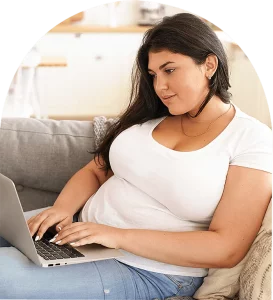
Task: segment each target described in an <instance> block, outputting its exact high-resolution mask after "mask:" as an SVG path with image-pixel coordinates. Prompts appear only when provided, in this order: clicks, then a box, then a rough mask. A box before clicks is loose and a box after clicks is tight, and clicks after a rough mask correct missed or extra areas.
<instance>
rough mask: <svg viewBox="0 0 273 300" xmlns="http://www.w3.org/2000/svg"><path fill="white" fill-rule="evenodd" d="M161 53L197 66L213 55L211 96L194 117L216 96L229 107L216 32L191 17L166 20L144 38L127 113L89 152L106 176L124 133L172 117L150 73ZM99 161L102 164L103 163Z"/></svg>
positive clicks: (222, 52) (182, 15)
mask: <svg viewBox="0 0 273 300" xmlns="http://www.w3.org/2000/svg"><path fill="white" fill-rule="evenodd" d="M162 50H168V51H170V52H173V53H180V54H183V55H186V56H189V57H191V58H192V59H193V61H194V62H195V63H196V65H201V64H203V63H204V62H205V61H206V58H207V56H209V55H211V54H214V55H216V57H217V58H218V67H217V70H216V72H215V73H214V75H213V77H212V78H211V80H210V84H209V92H208V94H207V96H206V97H205V99H204V101H203V103H202V104H201V106H200V109H199V111H198V112H197V114H196V115H195V116H193V117H197V116H198V115H199V114H200V113H201V112H202V111H203V109H204V108H205V106H206V105H207V103H208V102H209V101H210V99H211V98H212V96H214V95H216V96H218V97H219V98H220V99H221V100H222V101H223V102H224V103H227V104H228V103H230V98H231V93H229V92H228V89H229V88H230V87H231V86H230V83H229V72H228V62H227V55H226V53H225V50H224V48H223V45H222V43H221V41H220V40H219V39H218V37H217V35H216V34H215V33H214V31H213V30H212V29H211V28H210V27H209V26H208V25H207V24H206V23H205V22H204V21H202V20H201V19H200V18H199V17H197V16H195V15H193V14H190V13H180V14H176V15H174V16H171V17H164V18H163V20H162V21H160V22H159V23H157V24H156V25H155V26H154V27H152V28H151V29H149V30H147V31H146V32H145V34H144V37H143V40H142V44H141V46H140V48H139V50H138V53H137V56H136V60H135V62H134V66H133V69H132V73H131V82H132V89H131V93H130V99H129V105H128V107H127V109H126V110H125V111H124V112H123V113H122V114H121V115H120V116H119V117H118V118H117V121H116V122H115V123H114V124H113V125H112V126H111V127H110V128H109V129H108V131H107V132H106V135H105V137H104V138H103V140H102V142H101V143H100V145H99V146H98V148H97V149H95V151H93V152H92V151H91V152H90V153H92V154H94V155H95V158H96V157H98V162H99V164H100V165H101V169H103V170H104V171H105V172H106V175H107V173H108V170H111V165H110V161H109V150H110V146H111V144H112V142H113V141H114V139H115V138H116V137H117V136H118V135H119V134H120V133H121V132H122V131H124V130H125V129H127V128H129V127H131V126H133V125H135V124H142V123H144V122H147V121H149V120H151V119H155V118H160V117H163V116H171V114H170V112H169V110H168V108H167V107H166V106H165V105H164V104H163V103H162V101H161V100H160V99H159V97H158V96H157V94H156V93H155V90H154V87H153V79H152V76H151V75H150V74H149V73H148V54H149V52H150V51H151V52H160V51H162ZM100 157H101V158H102V159H103V162H101V161H100Z"/></svg>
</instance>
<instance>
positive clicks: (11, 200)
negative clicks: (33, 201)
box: [0, 174, 123, 267]
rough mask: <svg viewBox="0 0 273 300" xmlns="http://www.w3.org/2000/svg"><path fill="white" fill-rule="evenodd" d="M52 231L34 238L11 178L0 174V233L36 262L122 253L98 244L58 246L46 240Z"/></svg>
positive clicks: (51, 263) (59, 262) (58, 262)
mask: <svg viewBox="0 0 273 300" xmlns="http://www.w3.org/2000/svg"><path fill="white" fill-rule="evenodd" d="M53 235H54V233H53V232H50V231H49V230H48V231H47V232H46V233H45V235H44V237H43V238H42V239H41V240H40V241H37V242H35V241H34V237H35V236H34V237H32V236H31V234H30V231H29V228H28V225H27V222H26V219H25V216H24V214H23V209H22V206H21V203H20V200H19V196H18V194H17V191H16V188H15V185H14V183H13V181H12V180H11V179H9V178H7V177H6V176H4V175H2V174H0V236H1V237H3V238H4V239H6V240H7V241H8V242H9V243H10V244H11V245H13V246H14V247H16V248H17V249H18V250H20V251H21V252H22V253H23V254H25V255H26V256H27V257H28V258H29V259H31V260H32V261H33V262H34V263H35V264H36V265H38V266H42V267H55V266H64V265H70V264H79V263H84V262H90V261H96V260H103V259H110V258H115V257H120V256H123V254H122V253H121V251H119V250H116V249H110V248H106V247H104V246H102V245H98V244H90V245H84V246H80V247H72V246H71V245H68V244H67V245H61V246H58V245H56V244H53V243H49V242H48V240H49V239H50V238H51V237H53ZM46 236H48V238H47V237H46ZM52 247H53V249H52ZM54 250H55V251H54ZM55 253H57V254H55Z"/></svg>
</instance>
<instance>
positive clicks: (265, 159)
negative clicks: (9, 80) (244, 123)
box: [229, 123, 273, 173]
mask: <svg viewBox="0 0 273 300" xmlns="http://www.w3.org/2000/svg"><path fill="white" fill-rule="evenodd" d="M255 125H256V126H252V127H251V128H248V129H247V130H246V131H245V132H244V134H243V135H242V136H241V138H240V140H239V141H238V144H237V147H236V150H235V153H234V156H233V157H232V158H231V160H230V163H229V165H231V166H241V167H247V168H253V169H258V170H263V171H266V172H269V173H272V167H273V165H272V163H273V160H272V152H273V149H272V148H273V143H272V130H271V129H270V128H269V127H268V126H266V125H265V124H262V123H259V124H255Z"/></svg>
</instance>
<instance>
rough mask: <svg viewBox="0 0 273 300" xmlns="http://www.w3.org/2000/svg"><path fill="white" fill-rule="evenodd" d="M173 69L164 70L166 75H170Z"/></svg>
mask: <svg viewBox="0 0 273 300" xmlns="http://www.w3.org/2000/svg"><path fill="white" fill-rule="evenodd" d="M174 70H175V69H167V70H165V72H166V73H168V74H171V73H172V72H173V71H174Z"/></svg>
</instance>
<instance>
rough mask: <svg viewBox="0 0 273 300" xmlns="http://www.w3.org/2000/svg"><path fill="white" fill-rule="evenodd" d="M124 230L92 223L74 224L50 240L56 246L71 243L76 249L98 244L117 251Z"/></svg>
mask: <svg viewBox="0 0 273 300" xmlns="http://www.w3.org/2000/svg"><path fill="white" fill-rule="evenodd" d="M123 233H124V229H120V228H115V227H111V226H107V225H101V224H96V223H92V222H76V223H73V224H70V225H68V226H65V227H64V228H63V229H62V230H61V231H60V232H59V233H58V234H57V235H55V237H54V238H53V239H52V240H51V242H54V243H56V244H58V245H64V244H67V243H70V244H71V243H72V244H71V245H73V246H75V247H78V246H83V245H86V244H93V243H96V244H100V245H103V246H105V247H108V248H114V249H119V248H120V244H121V239H122V237H123Z"/></svg>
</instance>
